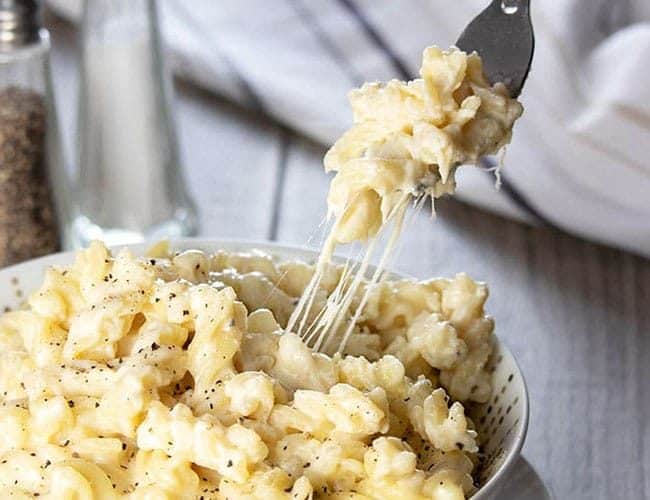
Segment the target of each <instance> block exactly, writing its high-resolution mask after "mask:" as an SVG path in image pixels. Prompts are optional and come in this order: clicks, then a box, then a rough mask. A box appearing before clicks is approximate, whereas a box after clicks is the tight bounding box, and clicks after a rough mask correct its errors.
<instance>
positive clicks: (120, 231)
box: [73, 0, 197, 246]
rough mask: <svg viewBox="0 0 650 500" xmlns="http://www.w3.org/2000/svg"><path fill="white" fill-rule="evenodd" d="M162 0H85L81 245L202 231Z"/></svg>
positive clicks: (76, 228)
mask: <svg viewBox="0 0 650 500" xmlns="http://www.w3.org/2000/svg"><path fill="white" fill-rule="evenodd" d="M156 7H157V2H156V1H155V0H86V2H85V7H84V17H83V28H82V35H81V37H82V38H81V50H82V54H81V55H82V77H81V101H80V110H79V134H78V137H79V145H78V149H79V182H78V190H77V202H78V206H77V209H76V211H75V220H74V222H73V238H74V244H75V246H85V245H87V244H88V243H89V242H90V241H91V240H93V239H101V240H103V241H105V242H106V243H107V244H108V245H115V244H126V243H136V242H140V241H143V240H147V239H150V240H155V239H160V238H165V237H180V236H190V235H193V234H195V232H196V224H197V217H196V209H195V206H194V203H193V201H192V200H191V199H190V197H189V195H188V193H187V190H186V187H185V182H184V178H183V173H182V170H181V166H180V161H179V155H178V148H177V143H176V130H175V127H174V122H173V116H172V109H171V95H172V94H171V93H172V81H171V75H170V73H169V71H168V70H167V68H166V66H165V60H164V58H163V56H162V51H161V40H160V31H159V26H158V13H157V10H156Z"/></svg>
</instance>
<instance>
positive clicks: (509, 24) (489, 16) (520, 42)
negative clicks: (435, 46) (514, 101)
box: [456, 0, 535, 97]
mask: <svg viewBox="0 0 650 500" xmlns="http://www.w3.org/2000/svg"><path fill="white" fill-rule="evenodd" d="M456 46H457V47H458V48H459V49H461V50H464V51H465V52H472V51H476V52H478V54H479V55H480V56H481V59H482V60H483V70H484V71H485V74H486V76H487V77H488V80H490V83H493V84H494V83H497V82H502V83H503V84H504V85H505V86H506V88H507V89H508V90H509V92H510V95H511V96H512V97H517V96H518V95H519V94H520V93H521V89H522V87H523V86H524V82H525V81H526V77H527V76H528V72H529V71H530V64H531V62H532V60H533V52H534V50H535V36H534V34H533V25H532V23H531V20H530V0H494V1H493V2H492V3H490V5H488V6H487V8H486V9H485V10H484V11H483V12H481V13H480V14H479V15H478V16H476V17H475V18H474V20H473V21H472V22H471V23H469V24H468V25H467V27H466V28H465V30H464V31H463V33H462V34H461V35H460V38H459V39H458V41H457V42H456Z"/></svg>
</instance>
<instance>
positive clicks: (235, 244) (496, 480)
mask: <svg viewBox="0 0 650 500" xmlns="http://www.w3.org/2000/svg"><path fill="white" fill-rule="evenodd" d="M126 246H128V247H129V248H130V249H131V250H132V251H133V252H134V253H136V254H142V253H144V251H145V250H146V248H148V246H149V245H148V244H137V245H126ZM171 246H172V248H173V249H175V250H184V249H189V248H198V249H201V250H204V251H206V252H214V251H215V250H217V249H224V250H230V251H250V250H251V249H253V248H256V249H259V250H262V251H264V252H266V253H269V254H271V255H274V256H276V257H278V258H279V259H300V260H304V261H308V262H313V261H314V260H315V259H316V256H317V253H316V251H315V250H310V249H307V248H304V247H297V246H289V245H281V244H276V243H269V242H255V241H245V240H214V239H180V240H173V241H172V242H171ZM73 256H74V253H73V252H64V253H59V254H54V255H49V256H46V257H41V258H39V259H35V260H31V261H28V262H24V263H22V264H18V265H15V266H11V267H7V268H5V269H2V270H0V308H2V307H4V308H11V309H14V308H17V307H20V305H21V304H22V303H23V301H24V300H25V297H26V296H27V294H29V293H31V292H32V291H33V290H35V289H36V288H37V287H38V286H39V285H40V283H41V281H42V279H43V272H44V270H45V269H46V268H47V267H48V266H51V265H66V264H69V263H71V262H72V259H73ZM497 324H498V323H497ZM489 370H490V372H491V374H492V386H493V388H494V389H493V394H492V397H491V398H490V401H488V402H487V403H485V404H481V405H475V406H473V407H472V408H471V409H470V410H469V413H470V416H471V417H472V419H473V420H474V422H475V424H476V426H477V428H478V431H479V435H481V436H483V437H484V442H483V445H482V450H483V454H484V456H483V460H482V463H481V467H480V471H479V473H478V475H477V481H478V485H479V487H480V488H479V490H478V492H477V493H475V495H474V496H473V497H472V498H473V499H474V500H486V499H488V498H494V497H495V495H497V493H498V492H499V490H500V489H501V487H502V486H503V485H504V484H505V483H507V481H508V480H509V479H510V477H509V476H510V475H511V473H512V470H513V466H514V465H515V463H516V461H517V459H518V458H519V454H520V451H521V447H522V446H523V443H524V439H525V436H526V430H527V426H528V394H527V390H526V384H525V382H524V378H523V376H522V374H521V371H520V370H519V367H518V366H517V364H516V362H515V360H514V358H513V356H512V354H511V353H510V351H509V350H508V349H507V348H506V347H505V346H504V345H503V344H502V343H500V342H499V341H498V339H496V340H495V350H494V354H493V355H492V357H491V359H490V361H489Z"/></svg>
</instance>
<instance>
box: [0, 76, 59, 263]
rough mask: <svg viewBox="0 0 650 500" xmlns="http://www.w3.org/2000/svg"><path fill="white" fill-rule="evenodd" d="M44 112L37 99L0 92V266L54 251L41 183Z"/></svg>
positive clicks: (50, 213) (49, 208) (17, 91)
mask: <svg viewBox="0 0 650 500" xmlns="http://www.w3.org/2000/svg"><path fill="white" fill-rule="evenodd" d="M46 140H47V108H46V105H45V100H44V98H43V96H42V95H41V94H39V93H38V92H35V91H33V90H29V89H26V88H21V87H16V86H9V87H6V88H4V89H2V90H0V265H1V266H5V265H8V264H13V263H16V262H20V261H23V260H26V259H29V258H32V257H38V256H40V255H45V254H48V253H52V252H55V251H57V250H58V249H59V235H58V230H57V224H56V219H55V215H54V208H53V204H52V197H51V193H50V188H49V183H48V177H47V157H46V156H47V147H46Z"/></svg>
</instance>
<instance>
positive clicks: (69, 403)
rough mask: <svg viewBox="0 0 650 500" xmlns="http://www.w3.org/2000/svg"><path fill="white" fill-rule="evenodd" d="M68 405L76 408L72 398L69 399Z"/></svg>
mask: <svg viewBox="0 0 650 500" xmlns="http://www.w3.org/2000/svg"><path fill="white" fill-rule="evenodd" d="M68 406H69V407H70V408H74V401H72V400H71V399H70V400H68Z"/></svg>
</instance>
